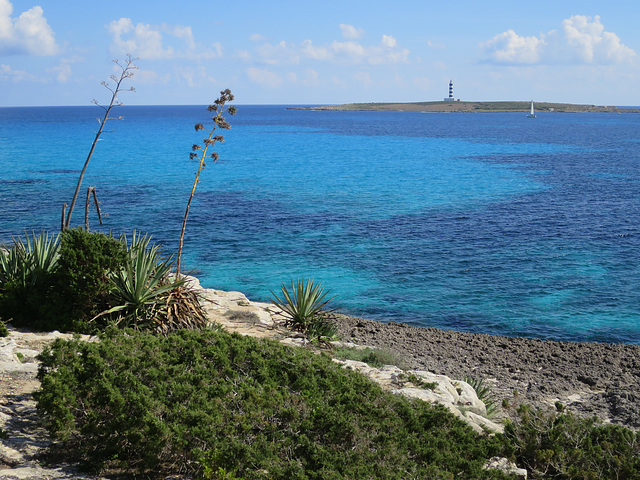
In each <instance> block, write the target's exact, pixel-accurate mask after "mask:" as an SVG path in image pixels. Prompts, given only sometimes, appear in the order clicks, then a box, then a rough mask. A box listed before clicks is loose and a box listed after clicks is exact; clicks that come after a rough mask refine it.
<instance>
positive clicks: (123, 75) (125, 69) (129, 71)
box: [62, 55, 138, 230]
mask: <svg viewBox="0 0 640 480" xmlns="http://www.w3.org/2000/svg"><path fill="white" fill-rule="evenodd" d="M134 61H135V59H133V58H132V57H131V55H127V60H126V61H125V63H124V65H121V64H120V63H119V62H118V61H117V60H114V63H115V64H116V65H117V66H118V67H119V68H120V69H121V72H120V76H119V77H117V76H116V75H111V76H110V77H109V78H111V80H113V81H114V82H115V86H113V87H111V86H110V85H109V84H108V83H107V82H102V86H103V87H105V88H106V89H107V90H109V91H110V92H111V101H110V102H109V106H108V107H105V106H102V105H100V104H99V103H98V101H97V100H93V103H94V104H96V105H98V106H99V107H101V108H102V109H104V111H105V112H104V117H103V118H102V119H98V122H99V123H100V128H99V129H98V132H97V133H96V136H95V138H94V139H93V143H92V144H91V150H89V155H87V160H86V161H85V162H84V167H82V171H81V172H80V177H79V178H78V185H77V186H76V191H75V193H74V194H73V199H72V200H71V205H69V211H68V213H67V214H66V219H65V221H64V222H63V225H62V229H63V230H66V229H67V228H69V225H70V224H71V214H72V213H73V209H74V207H75V205H76V200H78V195H79V194H80V187H81V186H82V180H83V179H84V175H85V173H86V172H87V167H88V166H89V161H90V160H91V156H92V155H93V152H94V150H95V149H96V145H97V143H98V140H99V139H100V135H102V131H103V130H104V125H105V123H107V120H109V113H111V109H112V108H113V107H119V106H121V105H122V103H120V102H118V94H119V93H120V91H121V90H122V82H124V81H125V80H127V79H128V78H131V77H132V76H133V71H134V70H137V69H138V67H137V66H136V65H135V64H134V63H133V62H134ZM127 91H130V92H133V91H135V89H134V88H133V87H131V88H129V89H127ZM65 209H66V204H65V206H64V207H63V217H64V216H65V215H64V210H65Z"/></svg>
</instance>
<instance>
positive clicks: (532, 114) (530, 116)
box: [527, 100, 536, 118]
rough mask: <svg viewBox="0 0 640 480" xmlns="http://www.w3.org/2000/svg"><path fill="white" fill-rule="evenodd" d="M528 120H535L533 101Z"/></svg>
mask: <svg viewBox="0 0 640 480" xmlns="http://www.w3.org/2000/svg"><path fill="white" fill-rule="evenodd" d="M527 117H528V118H536V111H535V110H534V108H533V100H531V113H530V114H529V115H527Z"/></svg>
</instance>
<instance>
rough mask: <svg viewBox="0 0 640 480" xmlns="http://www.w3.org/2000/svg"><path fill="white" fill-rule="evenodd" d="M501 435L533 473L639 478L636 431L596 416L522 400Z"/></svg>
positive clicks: (595, 479)
mask: <svg viewBox="0 0 640 480" xmlns="http://www.w3.org/2000/svg"><path fill="white" fill-rule="evenodd" d="M560 410H562V408H560ZM505 438H506V439H507V440H508V443H509V445H510V446H511V448H512V449H513V450H512V455H513V457H514V458H515V459H516V460H517V462H518V464H519V465H521V466H523V467H525V468H526V469H527V470H528V471H529V473H530V478H532V479H538V478H555V479H561V480H569V479H571V480H573V479H575V480H604V479H611V480H614V479H615V480H623V479H629V480H630V479H638V478H640V432H633V431H632V430H629V429H626V428H623V427H621V426H619V425H603V424H602V423H601V422H599V421H598V420H597V419H596V418H595V417H593V418H580V417H577V416H576V415H573V414H571V413H564V412H562V411H559V412H553V411H546V410H541V409H536V408H532V407H530V406H528V405H520V406H518V407H517V408H515V409H514V412H513V419H512V421H510V422H508V423H507V425H506V428H505Z"/></svg>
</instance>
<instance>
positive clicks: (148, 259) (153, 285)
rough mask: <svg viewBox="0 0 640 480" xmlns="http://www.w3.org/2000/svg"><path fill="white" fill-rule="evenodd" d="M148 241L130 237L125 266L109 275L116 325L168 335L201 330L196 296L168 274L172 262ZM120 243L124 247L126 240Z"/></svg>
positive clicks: (201, 312) (201, 317) (202, 319)
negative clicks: (175, 332) (179, 331)
mask: <svg viewBox="0 0 640 480" xmlns="http://www.w3.org/2000/svg"><path fill="white" fill-rule="evenodd" d="M150 240H151V238H150V237H149V236H146V235H145V236H142V235H140V234H138V233H136V232H134V233H133V238H132V240H131V244H130V245H128V252H129V257H128V259H127V261H126V262H125V266H124V267H123V268H122V269H121V270H120V271H117V272H113V273H112V274H111V297H112V301H113V303H115V304H116V306H114V307H113V308H111V309H109V310H107V311H105V312H103V313H102V314H101V315H106V314H116V315H117V320H116V322H117V323H118V324H121V325H122V326H125V327H126V326H131V327H134V328H138V329H147V330H153V331H156V332H158V333H162V334H167V333H169V332H171V331H173V330H177V329H181V328H186V329H191V330H195V329H200V328H204V327H205V326H206V324H207V319H206V316H205V313H204V310H203V309H202V306H201V304H200V300H199V298H198V295H197V294H196V292H195V291H194V290H192V289H190V288H189V287H187V286H186V284H185V282H184V280H183V279H176V278H175V276H173V275H172V274H171V268H172V266H173V262H172V259H171V258H167V259H162V258H161V257H160V247H159V246H156V245H154V246H149V243H150ZM122 241H123V242H124V243H125V245H127V239H126V237H124V236H123V237H122Z"/></svg>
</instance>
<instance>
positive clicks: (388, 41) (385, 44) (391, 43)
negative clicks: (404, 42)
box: [382, 35, 398, 48]
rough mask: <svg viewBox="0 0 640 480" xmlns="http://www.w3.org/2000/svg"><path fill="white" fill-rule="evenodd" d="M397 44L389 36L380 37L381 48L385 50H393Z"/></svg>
mask: <svg viewBox="0 0 640 480" xmlns="http://www.w3.org/2000/svg"><path fill="white" fill-rule="evenodd" d="M397 43H398V42H397V41H396V39H395V38H393V37H392V36H391V35H382V46H383V47H387V48H395V46H396V44H397Z"/></svg>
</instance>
